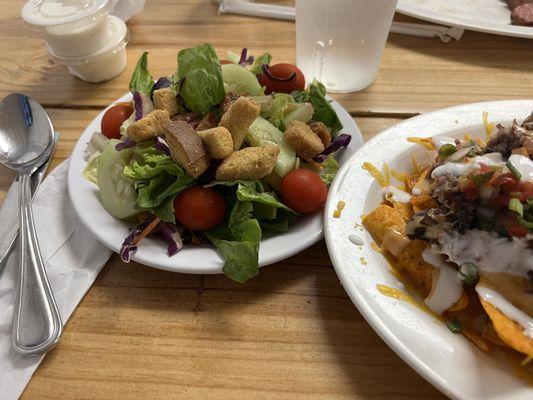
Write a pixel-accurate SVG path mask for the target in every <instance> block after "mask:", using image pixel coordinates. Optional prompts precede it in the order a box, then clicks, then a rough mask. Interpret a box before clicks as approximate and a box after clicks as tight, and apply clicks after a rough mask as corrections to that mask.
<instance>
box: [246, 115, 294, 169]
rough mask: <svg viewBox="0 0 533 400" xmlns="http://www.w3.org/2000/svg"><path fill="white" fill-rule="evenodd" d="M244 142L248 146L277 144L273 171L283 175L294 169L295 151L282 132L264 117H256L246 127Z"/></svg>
mask: <svg viewBox="0 0 533 400" xmlns="http://www.w3.org/2000/svg"><path fill="white" fill-rule="evenodd" d="M246 142H247V143H248V144H249V145H250V146H267V145H272V144H273V145H276V146H279V148H280V152H279V156H278V159H277V161H276V166H275V167H274V172H276V174H278V175H279V176H280V177H282V178H283V177H284V176H285V175H287V174H288V173H289V172H290V171H292V170H293V169H294V165H295V163H296V153H295V152H294V150H293V149H292V147H291V146H290V145H289V144H288V143H287V141H286V140H285V137H284V136H283V132H281V131H280V130H279V129H278V128H276V127H275V126H274V125H272V124H271V123H270V122H268V121H267V120H266V119H264V118H261V117H257V118H256V119H255V121H254V122H252V125H250V127H249V128H248V133H247V134H246Z"/></svg>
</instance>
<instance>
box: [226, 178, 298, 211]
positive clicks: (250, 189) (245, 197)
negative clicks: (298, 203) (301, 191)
mask: <svg viewBox="0 0 533 400" xmlns="http://www.w3.org/2000/svg"><path fill="white" fill-rule="evenodd" d="M237 199H238V200H240V201H250V202H254V203H260V204H264V205H266V206H270V207H274V208H281V209H283V210H286V211H289V212H291V213H294V214H296V213H295V211H293V210H292V209H291V208H289V207H288V206H286V205H285V204H283V203H282V202H281V201H280V200H279V199H278V196H277V194H276V192H274V191H272V192H264V191H261V188H260V187H258V185H257V183H256V182H247V183H239V187H238V188H237Z"/></svg>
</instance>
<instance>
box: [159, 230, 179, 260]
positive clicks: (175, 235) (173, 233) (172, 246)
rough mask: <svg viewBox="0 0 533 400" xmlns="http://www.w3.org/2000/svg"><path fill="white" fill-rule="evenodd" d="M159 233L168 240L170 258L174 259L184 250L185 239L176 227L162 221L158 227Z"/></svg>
mask: <svg viewBox="0 0 533 400" xmlns="http://www.w3.org/2000/svg"><path fill="white" fill-rule="evenodd" d="M157 233H159V235H160V236H161V237H162V238H163V239H165V240H166V242H167V252H168V256H169V257H172V256H173V255H175V254H176V253H178V252H179V251H180V250H181V249H182V247H183V239H182V238H181V235H180V232H179V231H178V228H177V227H176V225H174V224H171V223H169V222H164V221H161V222H160V223H159V225H158V226H157Z"/></svg>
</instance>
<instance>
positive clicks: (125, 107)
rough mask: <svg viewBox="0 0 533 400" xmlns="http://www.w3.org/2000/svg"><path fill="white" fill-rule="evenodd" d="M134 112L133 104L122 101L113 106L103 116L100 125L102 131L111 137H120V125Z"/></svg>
mask: <svg viewBox="0 0 533 400" xmlns="http://www.w3.org/2000/svg"><path fill="white" fill-rule="evenodd" d="M132 112H133V108H132V107H131V104H125V103H120V104H117V105H116V106H113V107H111V108H110V109H109V110H107V111H106V112H105V114H104V116H103V118H102V123H101V125H100V128H101V131H102V133H103V134H104V135H105V136H107V137H108V138H109V139H120V126H121V125H122V123H123V122H124V121H126V120H127V119H128V118H129V117H130V115H131V113H132Z"/></svg>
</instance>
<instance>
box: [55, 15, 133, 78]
mask: <svg viewBox="0 0 533 400" xmlns="http://www.w3.org/2000/svg"><path fill="white" fill-rule="evenodd" d="M107 19H108V20H109V40H108V42H107V43H106V44H105V45H104V46H103V47H102V48H100V49H98V50H97V51H95V52H93V53H91V54H87V55H84V56H81V57H64V56H62V55H59V54H57V53H55V52H54V51H53V50H52V49H51V48H50V47H48V52H49V53H50V56H51V57H52V59H53V60H55V61H56V62H58V63H60V64H63V65H66V66H67V67H68V70H69V72H70V73H71V74H72V75H74V76H76V77H78V78H80V79H83V80H84V81H87V82H92V83H98V82H104V81H108V80H110V79H113V78H114V77H116V76H117V75H119V74H120V73H121V72H122V71H124V70H125V69H126V65H127V59H126V44H127V43H128V40H129V38H130V35H129V32H128V28H127V27H126V24H125V23H124V21H122V20H121V19H120V18H117V17H115V16H112V15H108V16H107Z"/></svg>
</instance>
